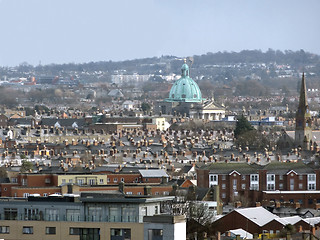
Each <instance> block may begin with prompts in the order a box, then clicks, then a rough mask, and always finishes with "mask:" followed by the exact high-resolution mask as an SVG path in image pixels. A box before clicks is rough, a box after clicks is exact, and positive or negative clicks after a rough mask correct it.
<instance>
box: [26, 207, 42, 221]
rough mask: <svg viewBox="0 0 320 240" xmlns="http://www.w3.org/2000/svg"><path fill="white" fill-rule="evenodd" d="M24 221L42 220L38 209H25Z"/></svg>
mask: <svg viewBox="0 0 320 240" xmlns="http://www.w3.org/2000/svg"><path fill="white" fill-rule="evenodd" d="M24 220H40V214H39V209H38V208H25V209H24Z"/></svg>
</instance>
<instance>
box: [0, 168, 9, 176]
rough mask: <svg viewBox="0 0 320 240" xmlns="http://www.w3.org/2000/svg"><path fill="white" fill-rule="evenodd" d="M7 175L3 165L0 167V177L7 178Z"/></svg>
mask: <svg viewBox="0 0 320 240" xmlns="http://www.w3.org/2000/svg"><path fill="white" fill-rule="evenodd" d="M7 177H8V173H7V170H6V168H5V167H3V166H2V167H0V178H7Z"/></svg>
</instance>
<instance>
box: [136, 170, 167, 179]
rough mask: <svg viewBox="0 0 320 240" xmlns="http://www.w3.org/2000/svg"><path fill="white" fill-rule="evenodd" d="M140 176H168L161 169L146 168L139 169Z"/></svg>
mask: <svg viewBox="0 0 320 240" xmlns="http://www.w3.org/2000/svg"><path fill="white" fill-rule="evenodd" d="M139 172H140V174H141V176H142V177H148V178H157V177H169V176H168V174H167V173H166V171H165V170H163V169H147V170H139Z"/></svg>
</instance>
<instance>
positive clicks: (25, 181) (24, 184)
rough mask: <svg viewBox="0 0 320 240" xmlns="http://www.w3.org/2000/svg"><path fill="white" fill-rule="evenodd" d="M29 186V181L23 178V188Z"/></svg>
mask: <svg viewBox="0 0 320 240" xmlns="http://www.w3.org/2000/svg"><path fill="white" fill-rule="evenodd" d="M27 184H28V180H27V179H25V178H23V179H22V185H23V186H26V185H27Z"/></svg>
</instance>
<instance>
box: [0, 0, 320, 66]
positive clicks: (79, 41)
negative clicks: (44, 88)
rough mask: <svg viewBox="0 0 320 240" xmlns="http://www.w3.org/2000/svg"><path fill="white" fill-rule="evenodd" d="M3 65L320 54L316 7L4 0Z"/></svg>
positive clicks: (212, 0) (275, 0)
mask: <svg viewBox="0 0 320 240" xmlns="http://www.w3.org/2000/svg"><path fill="white" fill-rule="evenodd" d="M0 30H1V34H0V65H1V66H14V65H18V64H20V63H22V62H28V63H30V64H33V65H38V64H39V63H40V61H41V64H50V63H70V62H74V63H82V62H90V61H108V60H112V61H118V60H126V59H134V58H142V57H153V56H161V55H175V56H180V57H186V56H190V55H200V54H205V53H207V52H217V51H241V50H243V49H261V50H262V51H266V50H267V49H268V48H272V49H275V50H276V49H280V50H286V49H289V50H300V49H304V50H305V51H309V52H313V53H317V54H320V1H319V0H305V1H302V0H184V1H180V0H0Z"/></svg>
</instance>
